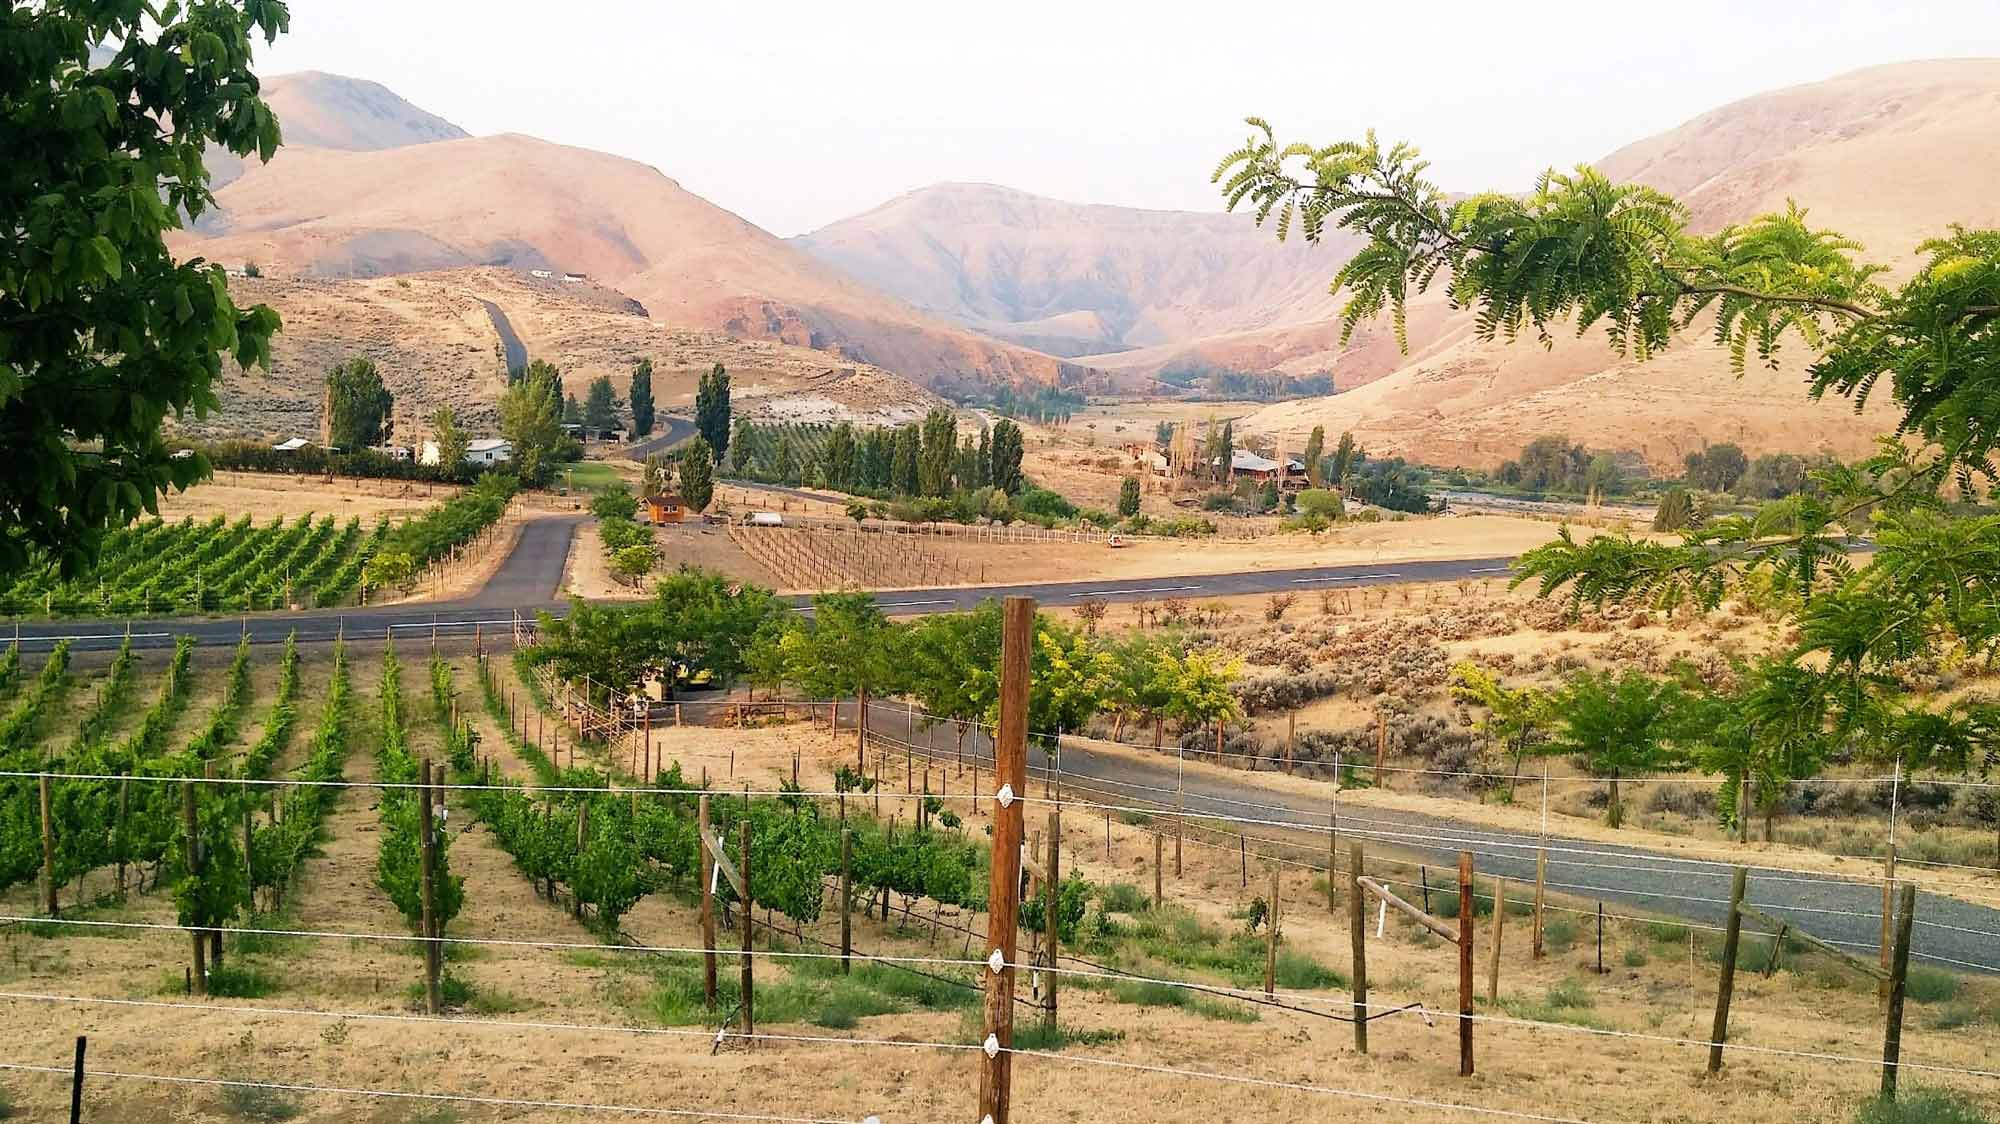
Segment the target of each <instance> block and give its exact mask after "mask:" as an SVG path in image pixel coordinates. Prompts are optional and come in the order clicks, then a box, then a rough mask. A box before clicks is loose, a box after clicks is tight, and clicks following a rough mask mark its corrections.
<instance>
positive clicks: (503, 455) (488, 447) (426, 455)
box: [417, 437, 514, 465]
mask: <svg viewBox="0 0 2000 1124" xmlns="http://www.w3.org/2000/svg"><path fill="white" fill-rule="evenodd" d="M439 456H440V454H439V452H438V443H437V441H436V440H434V439H431V440H426V441H425V442H424V444H423V448H421V449H419V450H418V451H417V463H418V464H431V465H434V464H436V463H438V458H439ZM512 459H514V445H513V443H512V442H510V441H508V440H507V439H506V438H504V437H484V438H481V439H480V440H478V441H474V442H473V443H471V444H470V445H467V446H466V447H465V463H466V464H477V465H494V464H506V463H507V462H508V461H510V460H512Z"/></svg>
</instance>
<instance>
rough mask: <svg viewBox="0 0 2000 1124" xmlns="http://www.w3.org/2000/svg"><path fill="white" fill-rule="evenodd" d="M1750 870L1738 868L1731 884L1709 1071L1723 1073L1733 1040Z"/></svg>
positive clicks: (1710, 1047)
mask: <svg viewBox="0 0 2000 1124" xmlns="http://www.w3.org/2000/svg"><path fill="white" fill-rule="evenodd" d="M1749 876H1750V874H1749V871H1747V870H1745V869H1744V868H1742V867H1740V866H1739V867H1737V868H1736V874H1735V876H1734V877H1733V878H1731V879H1730V883H1729V924H1728V927H1727V928H1726V929H1724V930H1723V936H1722V979H1721V981H1720V983H1719V984H1718V985H1717V987H1716V989H1715V1028H1714V1029H1713V1030H1711V1031H1710V1032H1709V1035H1708V1072H1709V1073H1711V1074H1715V1073H1721V1072H1722V1044H1723V1043H1724V1042H1727V1041H1729V1000H1730V999H1731V997H1732V996H1734V994H1735V992H1736V950H1737V947H1738V946H1739V945H1740V944H1741V942H1742V938H1743V889H1744V884H1745V882H1746V881H1747V880H1748V879H1749Z"/></svg>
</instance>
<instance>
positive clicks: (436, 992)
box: [417, 757, 444, 1015]
mask: <svg viewBox="0 0 2000 1124" xmlns="http://www.w3.org/2000/svg"><path fill="white" fill-rule="evenodd" d="M418 775H419V776H420V777H422V778H423V781H422V783H421V784H419V785H418V786H417V832H418V835H417V838H418V840H419V842H418V850H417V854H418V867H417V871H418V878H419V884H418V888H419V889H420V890H421V891H422V893H423V926H424V1013H425V1014H428V1015H436V1014H438V1013H440V1012H441V1011H442V1010H443V1007H444V997H443V995H442V994H441V992H440V989H439V986H438V967H439V963H440V961H442V960H443V957H441V956H439V955H438V953H439V951H440V950H439V948H438V943H437V938H438V928H439V927H438V922H437V832H436V830H435V828H434V825H433V824H432V823H431V761H430V758H428V757H426V758H424V760H423V764H422V766H421V767H420V771H419V773H418Z"/></svg>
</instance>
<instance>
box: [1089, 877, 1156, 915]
mask: <svg viewBox="0 0 2000 1124" xmlns="http://www.w3.org/2000/svg"><path fill="white" fill-rule="evenodd" d="M1098 900H1099V901H1100V902H1102V903H1103V905H1104V911H1105V912H1106V913H1144V912H1146V911H1147V910H1149V909H1151V908H1153V899H1152V898H1150V897H1148V896H1147V895H1146V892H1145V891H1143V890H1141V889H1139V887H1137V886H1134V885H1132V884H1131V883H1130V882H1113V883H1111V884H1110V885H1108V886H1105V887H1104V888H1103V890H1102V892H1101V893H1100V895H1099V897H1098Z"/></svg>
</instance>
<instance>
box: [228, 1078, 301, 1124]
mask: <svg viewBox="0 0 2000 1124" xmlns="http://www.w3.org/2000/svg"><path fill="white" fill-rule="evenodd" d="M222 1108H223V1111H224V1112H227V1113H228V1114H229V1115H230V1116H233V1117H235V1118H237V1119H239V1120H257V1121H262V1122H263V1124H279V1122H280V1121H285V1120H296V1119H297V1118H299V1117H300V1116H303V1115H305V1111H306V1107H305V1102H303V1101H301V1100H300V1099H299V1098H298V1097H297V1096H296V1095H294V1094H292V1093H288V1092H285V1091H284V1090H282V1089H265V1088H261V1087H258V1086H253V1085H224V1086H223V1087H222Z"/></svg>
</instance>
